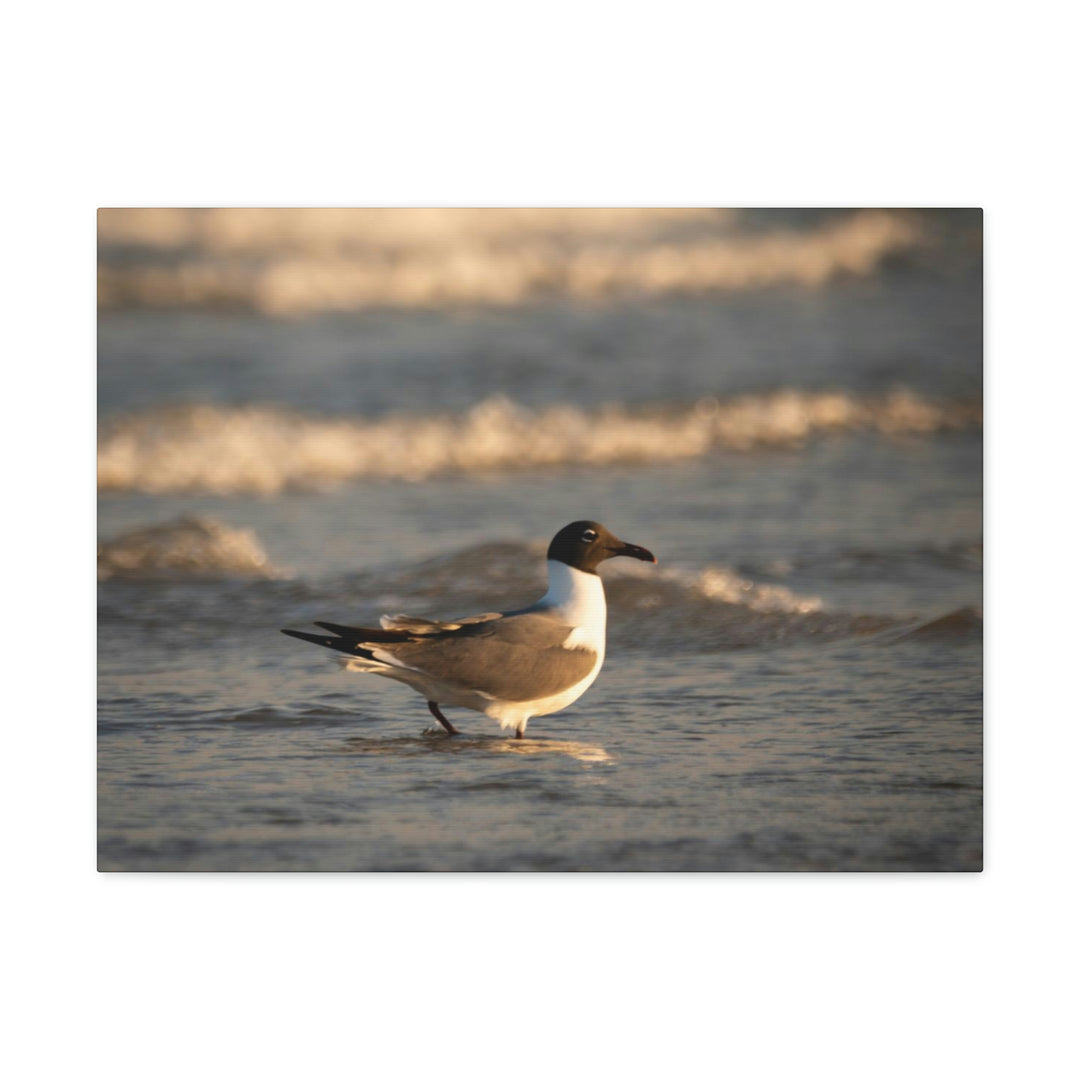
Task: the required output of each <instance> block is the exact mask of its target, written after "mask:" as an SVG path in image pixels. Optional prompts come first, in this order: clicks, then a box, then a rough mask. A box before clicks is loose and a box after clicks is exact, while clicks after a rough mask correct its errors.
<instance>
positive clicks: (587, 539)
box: [581, 529, 596, 544]
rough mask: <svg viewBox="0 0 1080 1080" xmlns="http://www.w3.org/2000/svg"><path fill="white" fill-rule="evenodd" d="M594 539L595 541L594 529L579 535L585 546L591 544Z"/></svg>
mask: <svg viewBox="0 0 1080 1080" xmlns="http://www.w3.org/2000/svg"><path fill="white" fill-rule="evenodd" d="M595 539H596V530H595V529H586V530H585V531H584V532H583V533H582V534H581V540H582V542H583V543H585V544H591V543H592V542H593V541H594V540H595Z"/></svg>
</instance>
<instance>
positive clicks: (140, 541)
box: [97, 516, 283, 581]
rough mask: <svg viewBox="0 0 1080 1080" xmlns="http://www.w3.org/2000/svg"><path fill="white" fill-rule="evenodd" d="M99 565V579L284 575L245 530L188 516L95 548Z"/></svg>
mask: <svg viewBox="0 0 1080 1080" xmlns="http://www.w3.org/2000/svg"><path fill="white" fill-rule="evenodd" d="M97 565H98V578H99V580H103V581H104V580H107V579H108V578H114V577H125V578H138V577H154V576H161V575H169V576H175V575H188V576H190V575H194V576H210V577H216V576H222V575H243V576H248V577H262V578H277V577H281V576H283V575H282V573H281V571H279V570H277V569H276V568H275V567H274V566H272V565H271V563H270V560H269V559H268V558H267V556H266V552H265V551H264V550H263V548H262V545H261V544H260V543H259V541H258V538H257V537H256V536H255V534H254V533H253V532H251V531H250V530H249V529H234V528H232V527H230V526H228V525H223V524H222V523H221V522H219V521H214V520H212V519H209V518H200V517H191V516H184V517H181V518H178V519H176V520H175V521H169V522H165V523H164V524H160V525H149V526H144V527H142V528H138V529H130V530H128V531H127V532H125V533H122V534H121V535H120V536H118V537H116V538H115V539H113V540H108V541H105V542H103V543H101V544H99V545H98V560H97Z"/></svg>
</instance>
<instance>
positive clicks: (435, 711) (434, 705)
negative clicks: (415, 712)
mask: <svg viewBox="0 0 1080 1080" xmlns="http://www.w3.org/2000/svg"><path fill="white" fill-rule="evenodd" d="M427 707H428V708H429V709H430V710H431V715H432V716H434V717H435V719H436V720H438V721H439V723H440V724H442V726H443V727H444V728H446V730H447V731H448V732H449V733H450V734H451V735H460V734H461V732H460V731H458V729H457V728H456V727H454V725H453V724H451V723H450V721H449V720H447V719H446V717H445V716H443V714H442V713H441V712H439V703H438V702H437V701H429V702H428V703H427Z"/></svg>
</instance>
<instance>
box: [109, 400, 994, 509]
mask: <svg viewBox="0 0 1080 1080" xmlns="http://www.w3.org/2000/svg"><path fill="white" fill-rule="evenodd" d="M981 422H982V406H981V402H978V401H971V400H965V401H935V400H931V399H929V398H926V397H923V396H922V395H920V394H917V393H914V392H912V391H909V390H896V391H894V392H892V393H890V394H887V395H884V396H877V397H871V396H867V397H862V396H858V395H853V394H851V393H847V392H844V391H831V392H811V391H802V390H782V391H777V392H775V393H769V394H747V395H743V396H739V397H732V398H726V399H720V398H703V399H701V400H699V401H697V402H695V403H693V404H692V405H690V406H689V407H681V408H663V409H661V408H642V409H630V408H627V407H625V406H622V405H609V406H605V407H603V408H600V409H598V410H596V411H592V412H590V411H586V410H583V409H579V408H575V407H573V406H570V405H559V406H552V407H549V408H546V409H536V410H534V409H527V408H524V407H522V406H520V405H518V404H516V403H515V402H513V401H511V400H509V399H508V398H505V397H502V396H496V397H492V398H489V399H487V400H486V401H483V402H481V403H480V404H479V405H477V406H475V407H474V408H473V409H471V410H469V411H468V412H466V413H464V414H461V415H429V416H408V415H392V416H387V417H383V418H379V419H374V420H367V419H362V418H342V419H338V418H332V417H317V416H309V415H304V414H300V413H296V412H292V411H290V410H287V409H284V408H280V407H276V406H268V405H250V406H239V407H227V406H220V405H192V406H181V407H169V408H157V409H149V410H146V411H143V412H138V413H134V414H129V415H126V416H121V417H117V418H115V419H113V420H111V421H109V422H107V423H106V424H104V425H103V426H102V430H101V432H100V436H99V440H98V487H99V488H100V489H101V490H105V491H108V490H115V491H131V490H137V491H145V492H157V493H163V492H178V491H185V492H209V493H214V494H231V493H238V492H254V493H262V494H272V493H274V492H278V491H281V490H283V489H285V488H289V487H312V486H320V485H325V484H332V483H337V482H342V481H348V480H354V479H359V478H364V477H372V478H386V479H421V478H424V477H429V476H433V475H438V474H443V473H455V472H457V473H460V472H479V471H487V470H501V469H522V468H544V467H560V466H565V465H569V464H581V465H589V466H603V465H614V464H621V463H661V462H672V461H680V460H686V459H690V458H696V457H701V456H703V455H705V454H707V453H709V452H711V451H713V450H717V449H728V450H752V449H755V448H762V447H782V446H792V445H797V444H799V443H801V442H802V441H803V440H805V439H807V438H809V437H812V436H817V435H822V434H828V433H835V432H856V431H870V432H877V433H881V434H885V435H925V434H931V433H934V432H939V431H949V430H962V429H966V428H972V427H978V426H979V425H980V424H981Z"/></svg>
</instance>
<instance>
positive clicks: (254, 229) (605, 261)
mask: <svg viewBox="0 0 1080 1080" xmlns="http://www.w3.org/2000/svg"><path fill="white" fill-rule="evenodd" d="M98 235H99V240H100V244H101V256H100V264H99V272H98V298H99V303H100V304H101V305H102V306H103V307H111V308H118V307H119V308H122V307H190V306H194V307H207V306H209V307H213V306H217V307H221V306H226V307H240V308H247V309H251V310H255V311H259V312H262V313H264V314H268V315H274V316H299V315H306V314H311V313H315V312H330V311H355V310H360V309H366V308H376V307H390V308H432V307H434V308H442V307H453V306H457V305H462V304H470V305H495V306H505V305H514V304H521V303H527V302H531V301H534V300H537V299H539V298H541V297H546V296H560V297H569V298H572V299H574V300H577V301H596V300H604V299H607V298H612V297H627V296H640V295H649V296H658V295H665V294H673V293H708V292H718V291H731V290H741V289H750V288H760V287H762V286H771V285H785V284H786V285H791V284H794V285H801V286H807V287H816V286H820V285H822V284H824V283H825V282H828V281H830V280H832V279H833V278H835V277H837V276H838V275H853V276H865V275H867V274H870V273H873V272H874V271H875V270H876V269H877V268H878V267H879V266H880V265H881V263H882V261H883V260H885V259H886V258H889V257H890V256H894V255H896V254H897V253H902V252H905V251H910V250H912V249H914V248H916V247H918V246H919V245H921V244H924V243H927V242H928V239H927V236H926V235H924V230H923V228H922V227H921V225H920V219H919V217H918V216H917V215H916V214H912V213H903V212H899V211H887V210H860V211H853V212H850V213H846V214H838V215H836V216H833V217H830V218H825V219H823V220H819V221H817V222H815V223H812V224H811V225H809V226H808V227H802V228H794V227H787V228H779V229H772V230H768V231H760V230H755V229H752V228H751V229H743V228H741V227H740V218H739V216H738V214H737V212H734V211H716V210H703V209H669V210H648V209H644V210H634V209H622V210H620V209H615V210H604V209H583V210H573V209H553V210H482V211H481V210H363V209H354V210H348V209H337V210H303V209H292V210H286V209H278V210H270V209H263V210H260V209H207V210H184V209H167V208H166V209H130V210H103V211H101V213H100V215H99V223H98ZM117 253H119V256H120V257H114V255H116V254H117Z"/></svg>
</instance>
